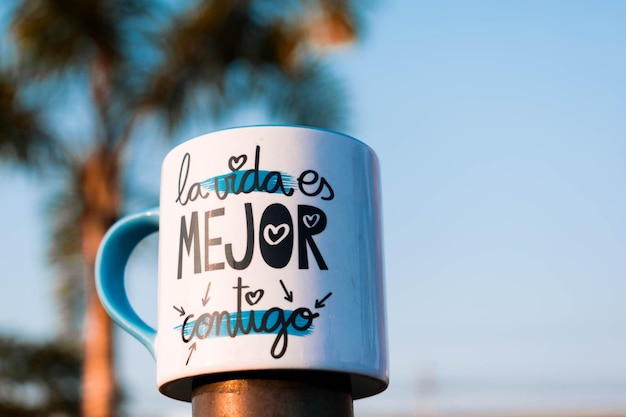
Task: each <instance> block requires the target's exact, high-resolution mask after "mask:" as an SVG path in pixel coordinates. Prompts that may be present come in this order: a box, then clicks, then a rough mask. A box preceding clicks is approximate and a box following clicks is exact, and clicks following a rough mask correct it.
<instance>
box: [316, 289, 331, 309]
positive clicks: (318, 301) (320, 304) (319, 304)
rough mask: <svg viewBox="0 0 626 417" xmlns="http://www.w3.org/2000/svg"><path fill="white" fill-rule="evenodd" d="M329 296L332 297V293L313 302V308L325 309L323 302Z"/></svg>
mask: <svg viewBox="0 0 626 417" xmlns="http://www.w3.org/2000/svg"><path fill="white" fill-rule="evenodd" d="M331 295H333V293H332V292H329V293H328V294H326V297H324V298H322V299H321V300H315V308H322V307H326V304H324V301H326V300H328V297H330V296H331Z"/></svg>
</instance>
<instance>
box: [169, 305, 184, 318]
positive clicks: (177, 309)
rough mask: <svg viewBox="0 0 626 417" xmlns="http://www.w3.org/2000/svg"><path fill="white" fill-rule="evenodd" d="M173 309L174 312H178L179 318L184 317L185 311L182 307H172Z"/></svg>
mask: <svg viewBox="0 0 626 417" xmlns="http://www.w3.org/2000/svg"><path fill="white" fill-rule="evenodd" d="M172 307H174V310H176V311H178V312H179V313H180V316H181V317H182V316H184V315H185V309H184V308H183V306H180V308H178V307H176V306H172Z"/></svg>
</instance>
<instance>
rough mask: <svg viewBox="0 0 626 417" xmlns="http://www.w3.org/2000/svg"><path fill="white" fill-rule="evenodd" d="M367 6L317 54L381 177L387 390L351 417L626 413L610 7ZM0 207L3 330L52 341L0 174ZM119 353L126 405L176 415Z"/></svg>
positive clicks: (625, 51)
mask: <svg viewBox="0 0 626 417" xmlns="http://www.w3.org/2000/svg"><path fill="white" fill-rule="evenodd" d="M378 3H379V4H378V5H377V7H376V8H375V9H374V12H373V13H371V14H370V18H369V19H368V21H369V25H368V31H367V34H366V36H365V38H364V39H363V42H361V43H360V44H359V45H357V46H356V47H354V48H352V49H350V50H347V51H343V52H341V53H339V54H337V55H334V56H333V57H331V59H332V60H333V62H334V67H335V68H336V71H337V73H338V74H339V75H340V76H342V77H343V78H344V79H345V80H346V82H347V86H348V89H349V92H350V95H351V110H352V114H351V118H350V125H349V127H348V128H346V129H345V130H344V131H345V133H348V134H350V135H353V136H355V137H357V138H359V139H361V140H363V141H364V142H366V143H368V144H369V145H370V146H371V147H372V148H374V150H375V151H376V152H377V153H378V155H379V157H380V161H381V169H382V181H383V206H384V233H385V261H386V277H387V300H388V306H387V310H388V322H389V336H390V353H391V385H390V387H389V389H388V390H387V391H386V392H385V393H383V394H381V395H379V396H376V397H374V398H371V399H366V400H360V401H357V402H356V403H355V412H356V415H368V414H369V413H372V412H379V411H385V412H389V411H400V412H407V413H408V412H413V411H416V410H444V411H445V410H485V409H486V410H503V409H504V410H508V409H514V410H517V409H531V410H536V409H567V410H570V409H579V410H580V409H587V410H598V409H622V410H623V409H626V355H624V352H625V351H626V302H624V299H625V298H626V272H625V271H626V256H625V254H626V221H625V220H624V213H626V198H625V195H626V192H625V191H626V190H625V185H626V117H625V115H626V81H625V79H624V77H625V74H626V25H624V22H625V21H626V2H622V1H602V0H600V1H591V0H589V1H557V0H550V1H523V2H521V1H519V2H512V1H508V2H505V1H473V2H468V1H408V0H404V1H400V0H395V1H387V2H383V1H380V2H378ZM239 122H240V121H238V120H236V119H235V120H234V121H233V124H240V123H239ZM241 122H243V121H241ZM248 122H250V120H249V119H246V120H245V122H243V123H248ZM158 152H164V150H162V151H158ZM155 169H157V168H155ZM145 177H146V178H151V175H150V174H145ZM0 199H1V201H3V203H4V204H3V205H2V207H1V208H0V210H1V214H2V215H1V216H0V222H1V223H0V227H1V228H2V230H3V234H2V238H1V239H0V248H1V251H0V253H2V254H3V255H2V256H3V259H2V265H3V271H4V273H5V274H6V275H5V278H4V283H5V284H4V289H3V291H2V292H1V293H0V303H1V304H2V306H3V307H2V312H3V313H2V315H1V316H0V329H2V330H7V331H9V330H10V331H13V332H18V331H19V332H20V333H21V334H25V335H27V336H29V337H40V336H51V335H52V334H54V330H55V326H56V321H55V318H54V310H53V302H52V299H51V292H52V282H51V281H52V280H51V274H50V273H49V271H48V269H47V267H46V264H45V262H44V259H43V255H44V251H45V248H44V246H43V245H42V241H43V239H44V238H45V227H46V220H45V218H44V217H42V213H43V212H44V211H45V210H44V209H45V207H43V205H44V204H45V199H43V198H42V196H40V195H38V192H37V188H36V186H35V183H34V182H33V181H27V179H25V178H24V176H22V175H19V174H17V173H15V172H10V171H7V170H6V169H1V170H0ZM155 251H156V250H155V248H154V242H153V243H151V244H148V245H146V247H145V248H144V249H142V250H141V251H140V254H139V255H140V256H138V259H137V260H136V261H135V262H134V263H133V265H131V267H130V269H131V281H132V282H131V283H130V288H129V291H130V292H131V298H133V297H134V299H135V302H136V303H137V304H138V308H139V310H140V312H142V314H145V315H147V316H149V317H154V315H155V313H154V312H155V309H156V307H155V306H154V305H153V301H152V300H154V299H155V297H156V290H155V289H154V288H153V283H152V282H151V278H149V277H152V276H156V271H154V270H153V269H150V268H151V267H150V266H146V265H150V264H152V263H153V259H154V258H155V257H156V254H153V253H152V252H155ZM134 277H136V278H134ZM118 347H119V358H120V374H121V376H122V378H123V381H124V383H125V385H126V387H127V388H129V389H130V390H131V391H130V402H129V409H132V410H133V412H137V413H138V414H139V415H142V414H143V415H147V414H148V413H150V412H153V411H154V412H159V413H161V414H163V415H166V414H167V413H172V414H176V415H178V414H180V415H188V414H189V410H190V408H189V405H188V404H181V403H178V402H176V401H174V400H170V399H167V398H163V397H162V396H161V395H160V394H158V393H157V392H156V389H155V387H154V378H155V376H154V365H153V364H152V359H151V357H150V355H149V354H148V353H147V351H145V350H144V348H143V347H142V346H141V345H140V344H139V343H137V342H136V341H135V340H132V339H131V338H130V336H126V335H125V334H122V333H120V335H119V338H118Z"/></svg>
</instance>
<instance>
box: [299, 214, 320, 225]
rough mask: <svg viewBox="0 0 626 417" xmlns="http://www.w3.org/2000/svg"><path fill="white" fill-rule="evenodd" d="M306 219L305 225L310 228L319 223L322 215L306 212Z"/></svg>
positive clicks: (304, 218)
mask: <svg viewBox="0 0 626 417" xmlns="http://www.w3.org/2000/svg"><path fill="white" fill-rule="evenodd" d="M303 220H304V225H305V226H306V227H308V228H309V229H312V228H314V227H315V225H316V224H317V222H319V221H320V215H319V214H317V213H315V214H305V215H304V217H303Z"/></svg>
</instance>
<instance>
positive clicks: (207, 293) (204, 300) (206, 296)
mask: <svg viewBox="0 0 626 417" xmlns="http://www.w3.org/2000/svg"><path fill="white" fill-rule="evenodd" d="M210 289H211V283H210V282H209V286H208V287H207V288H206V294H204V298H203V299H202V307H204V306H205V305H206V303H208V302H209V300H210V299H211V297H209V290H210Z"/></svg>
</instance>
